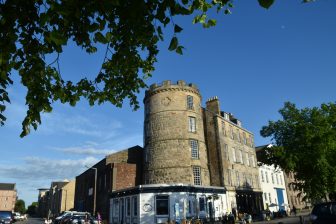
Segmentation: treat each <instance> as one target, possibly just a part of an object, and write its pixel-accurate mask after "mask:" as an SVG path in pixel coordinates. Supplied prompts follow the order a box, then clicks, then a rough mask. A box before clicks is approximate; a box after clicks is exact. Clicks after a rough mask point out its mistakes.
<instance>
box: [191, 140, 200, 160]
mask: <svg viewBox="0 0 336 224" xmlns="http://www.w3.org/2000/svg"><path fill="white" fill-rule="evenodd" d="M190 147H191V158H193V159H199V150H198V141H197V140H194V139H192V140H190Z"/></svg>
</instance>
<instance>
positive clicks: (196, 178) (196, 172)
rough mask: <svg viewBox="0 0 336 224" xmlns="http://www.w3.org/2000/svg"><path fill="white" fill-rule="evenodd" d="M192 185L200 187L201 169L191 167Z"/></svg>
mask: <svg viewBox="0 0 336 224" xmlns="http://www.w3.org/2000/svg"><path fill="white" fill-rule="evenodd" d="M192 169H193V177H194V185H202V177H201V167H199V166H193V167H192Z"/></svg>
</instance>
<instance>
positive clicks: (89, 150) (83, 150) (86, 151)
mask: <svg viewBox="0 0 336 224" xmlns="http://www.w3.org/2000/svg"><path fill="white" fill-rule="evenodd" d="M54 149H55V150H57V151H60V152H65V153H70V154H79V155H108V154H111V153H114V152H116V150H109V149H95V148H93V147H90V146H84V147H67V148H54Z"/></svg>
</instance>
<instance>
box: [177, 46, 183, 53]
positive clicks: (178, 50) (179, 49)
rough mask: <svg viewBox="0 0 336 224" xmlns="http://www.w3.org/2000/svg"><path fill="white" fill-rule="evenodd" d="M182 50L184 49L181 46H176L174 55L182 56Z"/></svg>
mask: <svg viewBox="0 0 336 224" xmlns="http://www.w3.org/2000/svg"><path fill="white" fill-rule="evenodd" d="M183 48H184V47H183V46H178V47H177V48H176V53H178V54H180V55H183V51H182V49H183Z"/></svg>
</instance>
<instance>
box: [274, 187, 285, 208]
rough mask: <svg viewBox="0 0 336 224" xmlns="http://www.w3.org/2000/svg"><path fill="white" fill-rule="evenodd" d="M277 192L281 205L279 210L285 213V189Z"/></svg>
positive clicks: (278, 189)
mask: <svg viewBox="0 0 336 224" xmlns="http://www.w3.org/2000/svg"><path fill="white" fill-rule="evenodd" d="M275 190H276V192H277V197H278V204H279V210H280V211H285V206H284V205H285V201H284V196H283V189H281V188H275Z"/></svg>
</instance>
